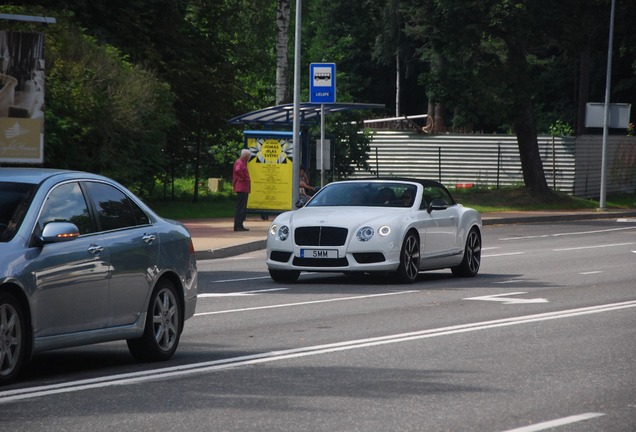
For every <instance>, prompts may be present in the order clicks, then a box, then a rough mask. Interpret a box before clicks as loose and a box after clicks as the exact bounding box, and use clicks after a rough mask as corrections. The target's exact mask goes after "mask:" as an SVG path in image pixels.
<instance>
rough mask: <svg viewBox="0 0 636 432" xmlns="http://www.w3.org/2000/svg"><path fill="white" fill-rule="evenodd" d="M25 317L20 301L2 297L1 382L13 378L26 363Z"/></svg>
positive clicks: (0, 321) (0, 327) (0, 299)
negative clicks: (23, 316)
mask: <svg viewBox="0 0 636 432" xmlns="http://www.w3.org/2000/svg"><path fill="white" fill-rule="evenodd" d="M22 328H23V318H22V314H21V311H20V306H19V304H18V302H17V301H16V300H15V299H14V298H13V297H12V296H10V295H8V294H6V295H2V296H1V298H0V382H3V383H4V382H8V381H10V380H12V379H13V378H14V377H15V376H16V375H17V374H18V373H19V372H20V369H21V367H22V364H23V363H24V351H25V348H26V346H25V342H24V334H23V329H22Z"/></svg>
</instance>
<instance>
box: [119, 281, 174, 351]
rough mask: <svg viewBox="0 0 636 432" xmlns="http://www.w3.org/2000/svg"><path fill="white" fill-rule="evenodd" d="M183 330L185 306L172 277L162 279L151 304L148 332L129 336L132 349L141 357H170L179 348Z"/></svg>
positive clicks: (148, 316)
mask: <svg viewBox="0 0 636 432" xmlns="http://www.w3.org/2000/svg"><path fill="white" fill-rule="evenodd" d="M182 330H183V306H182V304H181V302H180V301H179V300H178V294H177V290H176V288H175V287H174V284H173V283H172V282H171V281H169V280H168V279H162V280H160V281H159V282H158V284H157V286H156V288H155V290H154V292H153V293H152V296H151V297H150V304H149V305H148V314H147V316H146V325H145V328H144V334H143V336H141V337H140V338H138V339H129V340H128V341H127V343H128V349H129V350H130V353H131V354H132V355H133V357H135V359H137V360H138V361H143V362H154V361H164V360H168V359H169V358H170V357H172V355H173V354H174V353H175V351H176V350H177V346H178V345H179V339H180V337H181V331H182Z"/></svg>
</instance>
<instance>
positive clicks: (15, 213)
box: [0, 182, 35, 242]
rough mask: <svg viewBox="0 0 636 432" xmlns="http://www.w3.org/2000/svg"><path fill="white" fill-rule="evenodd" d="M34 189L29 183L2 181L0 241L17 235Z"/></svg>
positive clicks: (0, 194) (0, 183)
mask: <svg viewBox="0 0 636 432" xmlns="http://www.w3.org/2000/svg"><path fill="white" fill-rule="evenodd" d="M34 189H35V185H33V184H29V183H14V182H0V242H7V241H9V240H11V239H12V238H13V236H14V235H15V232H16V231H17V229H18V228H19V226H20V223H21V222H22V218H23V217H24V213H25V212H26V209H27V208H28V204H29V201H30V200H31V195H32V193H33V191H34Z"/></svg>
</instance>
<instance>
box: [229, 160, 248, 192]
mask: <svg viewBox="0 0 636 432" xmlns="http://www.w3.org/2000/svg"><path fill="white" fill-rule="evenodd" d="M232 186H233V187H234V192H246V193H250V172H249V171H248V169H247V161H246V160H244V159H240V158H239V159H237V160H236V162H234V169H233V170H232Z"/></svg>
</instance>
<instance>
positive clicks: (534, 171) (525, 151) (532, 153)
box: [513, 100, 550, 194]
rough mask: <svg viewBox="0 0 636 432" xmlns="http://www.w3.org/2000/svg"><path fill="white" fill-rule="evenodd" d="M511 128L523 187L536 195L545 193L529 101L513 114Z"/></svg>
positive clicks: (546, 187) (534, 122) (545, 186)
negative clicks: (515, 135) (516, 147)
mask: <svg viewBox="0 0 636 432" xmlns="http://www.w3.org/2000/svg"><path fill="white" fill-rule="evenodd" d="M513 128H514V130H515V133H516V134H517V142H518V144H519V157H520V159H521V169H522V170H523V181H524V184H525V186H526V187H527V188H528V189H529V190H531V191H532V192H535V193H538V194H542V193H547V192H548V191H549V190H550V189H549V188H548V183H547V182H546V180H545V173H544V171H543V162H542V161H541V154H540V153H539V142H538V139H537V124H536V120H535V118H534V113H533V107H532V102H531V101H530V100H528V101H526V102H525V103H524V104H523V105H522V106H521V107H520V109H519V111H517V112H516V113H515V118H514V120H513Z"/></svg>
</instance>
